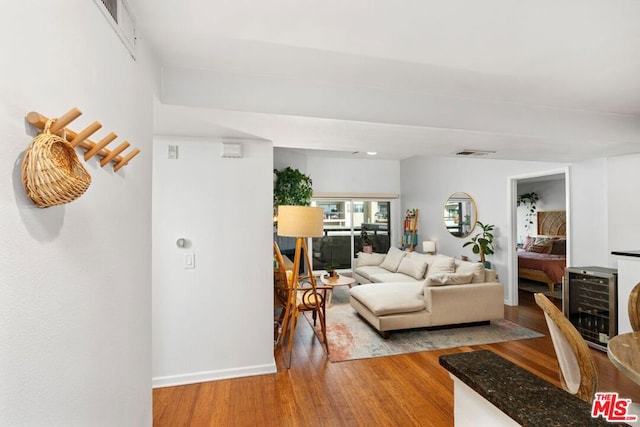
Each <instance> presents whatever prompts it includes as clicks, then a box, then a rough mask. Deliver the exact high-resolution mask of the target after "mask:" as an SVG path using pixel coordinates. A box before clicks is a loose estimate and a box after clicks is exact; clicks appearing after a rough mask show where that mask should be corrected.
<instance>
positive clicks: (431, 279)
mask: <svg viewBox="0 0 640 427" xmlns="http://www.w3.org/2000/svg"><path fill="white" fill-rule="evenodd" d="M471 279H473V273H436V274H430V275H428V276H427V278H426V279H425V281H424V286H444V285H466V284H469V283H471Z"/></svg>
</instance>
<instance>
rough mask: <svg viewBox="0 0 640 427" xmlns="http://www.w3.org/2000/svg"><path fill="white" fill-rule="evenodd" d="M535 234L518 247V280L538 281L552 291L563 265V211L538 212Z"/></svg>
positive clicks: (564, 222)
mask: <svg viewBox="0 0 640 427" xmlns="http://www.w3.org/2000/svg"><path fill="white" fill-rule="evenodd" d="M537 216H538V233H539V234H538V235H537V236H527V240H526V242H525V243H524V246H523V247H522V248H518V251H517V254H518V278H522V279H528V280H533V281H536V282H542V283H545V284H547V286H549V291H551V292H553V291H554V288H555V284H556V283H562V278H563V277H564V270H565V267H566V265H567V256H566V252H567V251H566V246H567V241H566V234H567V233H566V225H567V220H566V211H559V210H557V211H539V212H538V215H537Z"/></svg>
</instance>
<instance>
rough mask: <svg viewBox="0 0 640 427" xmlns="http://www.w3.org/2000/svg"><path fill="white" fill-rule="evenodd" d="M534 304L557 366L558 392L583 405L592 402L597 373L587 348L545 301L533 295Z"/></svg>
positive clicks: (572, 329) (556, 308) (563, 317)
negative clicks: (571, 395) (575, 399)
mask: <svg viewBox="0 0 640 427" xmlns="http://www.w3.org/2000/svg"><path fill="white" fill-rule="evenodd" d="M535 300H536V304H538V306H539V307H540V308H541V309H542V311H543V312H544V317H545V320H546V321H547V326H548V327H549V334H550V335H551V340H552V341H553V348H554V349H555V352H556V357H557V358H558V365H559V366H560V383H561V384H562V388H563V389H565V390H566V391H568V392H569V393H571V394H573V395H576V396H577V397H579V398H580V399H582V400H584V401H586V402H589V403H590V402H592V400H593V397H594V394H595V392H596V390H597V388H598V373H597V371H596V365H595V363H594V361H593V355H592V354H591V351H590V350H589V346H588V345H587V343H586V342H585V340H584V338H582V336H581V335H580V333H579V332H578V331H577V330H576V328H575V327H574V326H573V324H572V323H571V322H570V321H569V319H567V318H566V317H565V316H564V315H563V314H562V312H561V311H560V310H559V309H558V307H556V306H555V304H553V303H552V302H551V301H550V300H549V298H547V297H546V296H545V295H544V294H542V293H537V294H535Z"/></svg>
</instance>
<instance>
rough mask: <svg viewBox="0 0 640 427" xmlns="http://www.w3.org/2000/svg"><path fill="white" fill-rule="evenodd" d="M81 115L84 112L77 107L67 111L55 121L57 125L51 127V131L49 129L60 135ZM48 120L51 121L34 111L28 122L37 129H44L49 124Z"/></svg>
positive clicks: (28, 116) (30, 114)
mask: <svg viewBox="0 0 640 427" xmlns="http://www.w3.org/2000/svg"><path fill="white" fill-rule="evenodd" d="M81 114H82V111H80V110H79V109H77V108H75V107H74V108H72V109H71V110H69V111H67V112H66V113H64V114H63V115H62V116H60V117H59V118H58V119H57V120H56V121H55V123H54V124H52V125H51V129H49V131H50V132H51V133H54V134H55V133H58V132H59V131H61V130H62V129H63V128H64V127H65V126H66V125H68V124H69V123H71V122H72V121H74V120H75V119H77V118H78V117H80V115H81ZM48 120H49V119H48V118H46V117H44V116H43V115H41V114H39V113H36V112H35V111H32V112H30V113H29V114H27V121H28V122H29V123H31V124H32V125H34V126H35V127H37V128H38V129H44V126H45V125H46V124H47V121H48Z"/></svg>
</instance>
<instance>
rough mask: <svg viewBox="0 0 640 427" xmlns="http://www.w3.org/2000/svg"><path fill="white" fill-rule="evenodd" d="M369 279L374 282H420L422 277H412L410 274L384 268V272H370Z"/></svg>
mask: <svg viewBox="0 0 640 427" xmlns="http://www.w3.org/2000/svg"><path fill="white" fill-rule="evenodd" d="M369 280H370V281H372V282H374V283H391V282H402V283H404V282H418V281H419V282H421V281H422V280H423V279H422V277H421V278H420V279H414V278H413V277H411V276H408V275H406V274H404V273H400V272H396V273H390V272H388V271H386V270H385V272H384V273H379V274H372V275H371V277H370V278H369Z"/></svg>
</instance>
